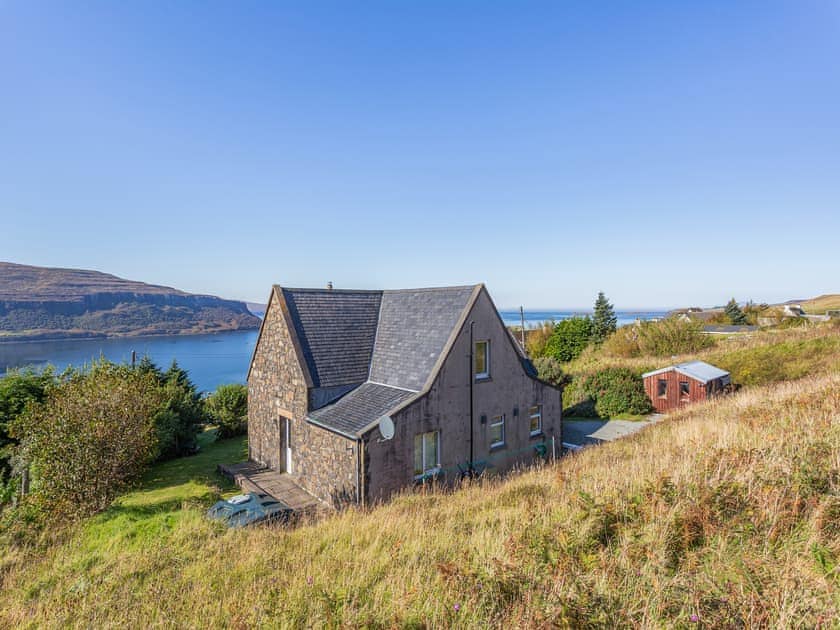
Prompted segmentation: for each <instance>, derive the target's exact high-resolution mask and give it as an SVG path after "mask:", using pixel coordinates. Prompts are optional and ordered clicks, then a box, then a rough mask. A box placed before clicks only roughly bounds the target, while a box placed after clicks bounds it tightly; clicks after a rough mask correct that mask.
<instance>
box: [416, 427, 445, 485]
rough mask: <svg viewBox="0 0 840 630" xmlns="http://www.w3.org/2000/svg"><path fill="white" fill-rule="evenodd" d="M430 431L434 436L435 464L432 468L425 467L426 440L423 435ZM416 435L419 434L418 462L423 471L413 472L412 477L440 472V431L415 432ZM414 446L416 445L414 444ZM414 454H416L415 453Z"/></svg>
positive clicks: (418, 477)
mask: <svg viewBox="0 0 840 630" xmlns="http://www.w3.org/2000/svg"><path fill="white" fill-rule="evenodd" d="M430 433H432V434H434V436H435V455H436V457H435V465H434V466H433V467H432V468H426V440H425V436H427V435H429V434H430ZM416 435H419V436H420V449H421V450H420V463H421V464H422V466H423V472H419V473H418V472H415V473H414V479H415V480H417V479H423V478H424V477H426V476H428V475H436V474H437V473H439V472H440V431H439V430H438V431H424V432H423V433H417V434H416ZM415 448H416V445H415ZM415 456H416V455H415Z"/></svg>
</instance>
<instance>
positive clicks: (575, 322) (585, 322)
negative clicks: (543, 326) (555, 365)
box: [545, 316, 592, 362]
mask: <svg viewBox="0 0 840 630" xmlns="http://www.w3.org/2000/svg"><path fill="white" fill-rule="evenodd" d="M591 337H592V320H591V319H589V317H579V316H576V317H570V318H569V319H564V320H562V321H560V322H558V323H557V325H556V326H555V327H554V332H552V333H551V337H549V338H548V341H547V342H546V344H545V356H549V357H554V358H555V359H557V360H558V361H564V362H568V361H571V360H572V359H576V358H577V357H579V356H580V353H581V352H583V351H584V349H585V348H586V346H588V345H589V341H590V339H591Z"/></svg>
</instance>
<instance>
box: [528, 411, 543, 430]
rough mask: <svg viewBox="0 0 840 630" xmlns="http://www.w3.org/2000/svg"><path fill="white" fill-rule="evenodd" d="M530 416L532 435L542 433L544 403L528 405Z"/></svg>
mask: <svg viewBox="0 0 840 630" xmlns="http://www.w3.org/2000/svg"><path fill="white" fill-rule="evenodd" d="M528 416H529V417H530V419H531V435H539V434H540V433H542V405H534V406H533V407H528Z"/></svg>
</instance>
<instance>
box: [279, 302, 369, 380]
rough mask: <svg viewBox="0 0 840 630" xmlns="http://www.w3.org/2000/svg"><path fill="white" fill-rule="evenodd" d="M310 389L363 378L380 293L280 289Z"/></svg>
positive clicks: (367, 370) (367, 367)
mask: <svg viewBox="0 0 840 630" xmlns="http://www.w3.org/2000/svg"><path fill="white" fill-rule="evenodd" d="M282 291H283V297H284V298H285V301H286V304H287V305H288V307H289V314H290V315H291V319H292V323H293V325H294V327H295V331H296V333H297V336H298V339H300V343H301V350H302V352H303V357H304V360H305V361H306V365H307V367H308V368H309V373H310V375H311V376H312V381H313V386H314V387H334V386H337V385H349V384H358V383H363V382H365V381H366V380H367V377H368V372H369V369H370V358H371V354H372V353H373V341H374V338H375V337H376V323H377V321H378V319H379V304H380V302H381V300H382V292H381V291H340V290H330V289H285V288H284V289H282Z"/></svg>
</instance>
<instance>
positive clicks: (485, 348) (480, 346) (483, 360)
mask: <svg viewBox="0 0 840 630" xmlns="http://www.w3.org/2000/svg"><path fill="white" fill-rule="evenodd" d="M475 377H476V378H490V342H489V341H476V342H475Z"/></svg>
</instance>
